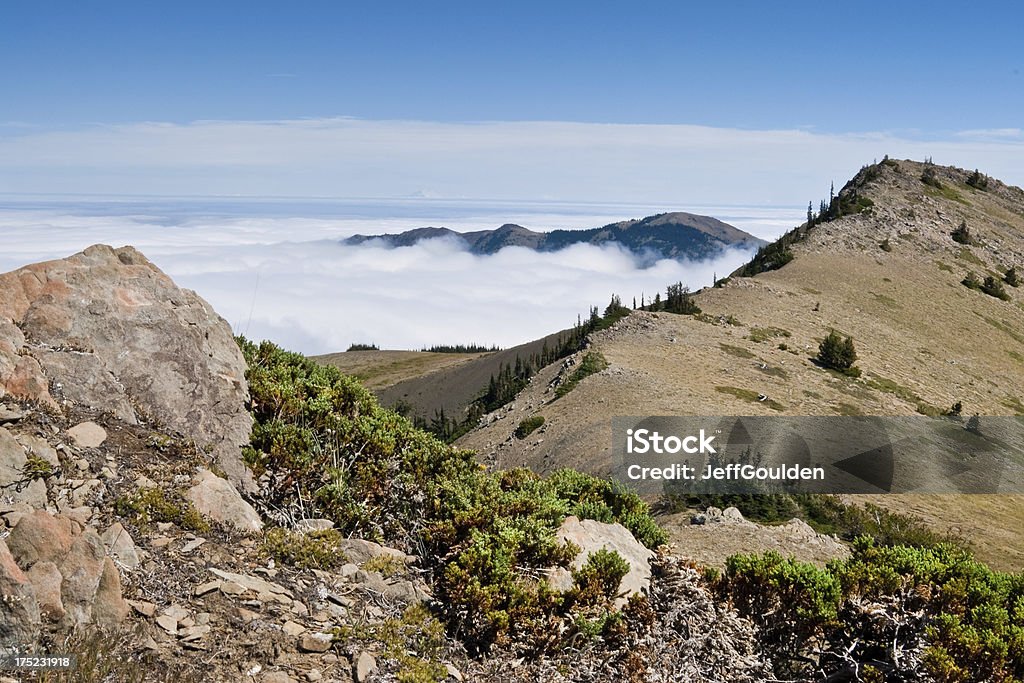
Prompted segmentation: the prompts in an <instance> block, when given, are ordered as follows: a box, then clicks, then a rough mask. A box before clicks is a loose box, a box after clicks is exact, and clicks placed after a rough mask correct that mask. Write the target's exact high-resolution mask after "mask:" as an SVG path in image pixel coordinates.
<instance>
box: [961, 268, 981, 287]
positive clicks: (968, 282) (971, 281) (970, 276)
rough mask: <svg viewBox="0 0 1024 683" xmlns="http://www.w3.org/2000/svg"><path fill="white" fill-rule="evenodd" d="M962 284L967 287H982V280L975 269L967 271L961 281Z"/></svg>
mask: <svg viewBox="0 0 1024 683" xmlns="http://www.w3.org/2000/svg"><path fill="white" fill-rule="evenodd" d="M960 284H962V285H963V286H964V287H966V288H967V289H981V280H979V279H978V276H977V275H975V274H974V272H973V271H972V272H969V273H967V275H966V276H965V277H964V279H963V280H961V281H960Z"/></svg>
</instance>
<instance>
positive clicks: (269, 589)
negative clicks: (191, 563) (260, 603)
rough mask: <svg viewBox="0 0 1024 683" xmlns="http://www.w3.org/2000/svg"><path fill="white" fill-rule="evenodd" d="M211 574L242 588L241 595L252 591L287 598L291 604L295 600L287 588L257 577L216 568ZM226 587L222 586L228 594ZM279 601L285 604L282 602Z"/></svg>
mask: <svg viewBox="0 0 1024 683" xmlns="http://www.w3.org/2000/svg"><path fill="white" fill-rule="evenodd" d="M210 572H211V573H213V574H214V575H216V576H217V577H218V578H220V579H223V580H224V581H225V582H226V583H232V584H235V585H237V586H239V587H241V589H242V591H241V593H245V592H248V591H252V592H253V593H256V594H257V595H259V594H266V595H274V596H280V597H282V598H287V602H289V603H290V602H291V601H292V600H293V599H294V598H293V596H292V594H291V591H289V590H288V589H287V588H285V587H283V586H281V585H279V584H276V583H272V582H270V581H266V580H264V579H261V578H259V577H256V576H249V575H247V574H236V573H235V572H226V571H223V570H220V569H214V568H211V569H210ZM225 585H226V584H225ZM225 585H221V591H223V592H227V591H225V590H224V588H225ZM241 593H240V594H241ZM277 601H278V602H283V601H281V600H277Z"/></svg>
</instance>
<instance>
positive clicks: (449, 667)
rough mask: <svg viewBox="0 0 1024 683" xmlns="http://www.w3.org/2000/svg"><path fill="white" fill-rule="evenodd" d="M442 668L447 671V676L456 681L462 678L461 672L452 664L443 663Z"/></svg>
mask: <svg viewBox="0 0 1024 683" xmlns="http://www.w3.org/2000/svg"><path fill="white" fill-rule="evenodd" d="M444 668H445V670H446V671H447V672H448V678H454V679H455V680H457V681H461V680H462V672H461V671H459V670H458V669H456V668H455V665H454V664H445V665H444Z"/></svg>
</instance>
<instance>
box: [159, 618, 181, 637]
mask: <svg viewBox="0 0 1024 683" xmlns="http://www.w3.org/2000/svg"><path fill="white" fill-rule="evenodd" d="M156 624H157V626H159V627H160V628H162V629H163V630H165V631H167V632H168V633H169V634H171V635H172V636H173V635H177V634H178V620H177V619H175V618H174V617H169V616H167V615H166V614H161V615H160V616H158V617H157V618H156Z"/></svg>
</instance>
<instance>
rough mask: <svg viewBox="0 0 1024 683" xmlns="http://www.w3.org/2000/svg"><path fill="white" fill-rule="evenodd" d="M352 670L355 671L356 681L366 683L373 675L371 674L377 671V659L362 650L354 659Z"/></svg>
mask: <svg viewBox="0 0 1024 683" xmlns="http://www.w3.org/2000/svg"><path fill="white" fill-rule="evenodd" d="M354 668H355V671H356V680H357V681H358V682H359V683H366V681H368V680H369V679H370V676H372V675H373V672H374V671H376V670H377V658H376V657H374V656H373V655H372V654H370V653H369V652H367V651H366V650H363V651H362V652H360V653H359V655H358V656H357V657H356V660H355V662H354Z"/></svg>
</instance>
